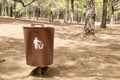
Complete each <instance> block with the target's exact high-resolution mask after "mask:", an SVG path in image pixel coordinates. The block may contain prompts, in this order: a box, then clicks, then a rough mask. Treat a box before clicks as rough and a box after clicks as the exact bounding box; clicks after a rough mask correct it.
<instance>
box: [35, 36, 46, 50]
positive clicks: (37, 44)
mask: <svg viewBox="0 0 120 80" xmlns="http://www.w3.org/2000/svg"><path fill="white" fill-rule="evenodd" d="M33 43H34V47H35V49H43V46H44V44H43V43H42V41H40V40H38V38H37V37H35V39H34V40H33Z"/></svg>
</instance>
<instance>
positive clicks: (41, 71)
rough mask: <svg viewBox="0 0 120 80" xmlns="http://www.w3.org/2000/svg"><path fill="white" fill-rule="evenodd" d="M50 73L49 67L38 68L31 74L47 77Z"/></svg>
mask: <svg viewBox="0 0 120 80" xmlns="http://www.w3.org/2000/svg"><path fill="white" fill-rule="evenodd" d="M47 71H48V66H45V67H37V68H36V69H34V70H33V71H32V73H31V75H33V76H42V75H45V74H46V73H47Z"/></svg>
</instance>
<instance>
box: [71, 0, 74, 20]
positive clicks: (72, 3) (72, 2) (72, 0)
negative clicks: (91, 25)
mask: <svg viewBox="0 0 120 80" xmlns="http://www.w3.org/2000/svg"><path fill="white" fill-rule="evenodd" d="M73 18H74V0H71V19H70V22H73Z"/></svg>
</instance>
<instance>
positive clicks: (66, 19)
mask: <svg viewBox="0 0 120 80" xmlns="http://www.w3.org/2000/svg"><path fill="white" fill-rule="evenodd" d="M68 12H69V0H66V7H65V16H64V22H68V20H69V15H68Z"/></svg>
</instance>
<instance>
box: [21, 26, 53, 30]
mask: <svg viewBox="0 0 120 80" xmlns="http://www.w3.org/2000/svg"><path fill="white" fill-rule="evenodd" d="M23 28H24V29H46V28H47V29H49V28H51V29H54V27H30V26H23Z"/></svg>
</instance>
